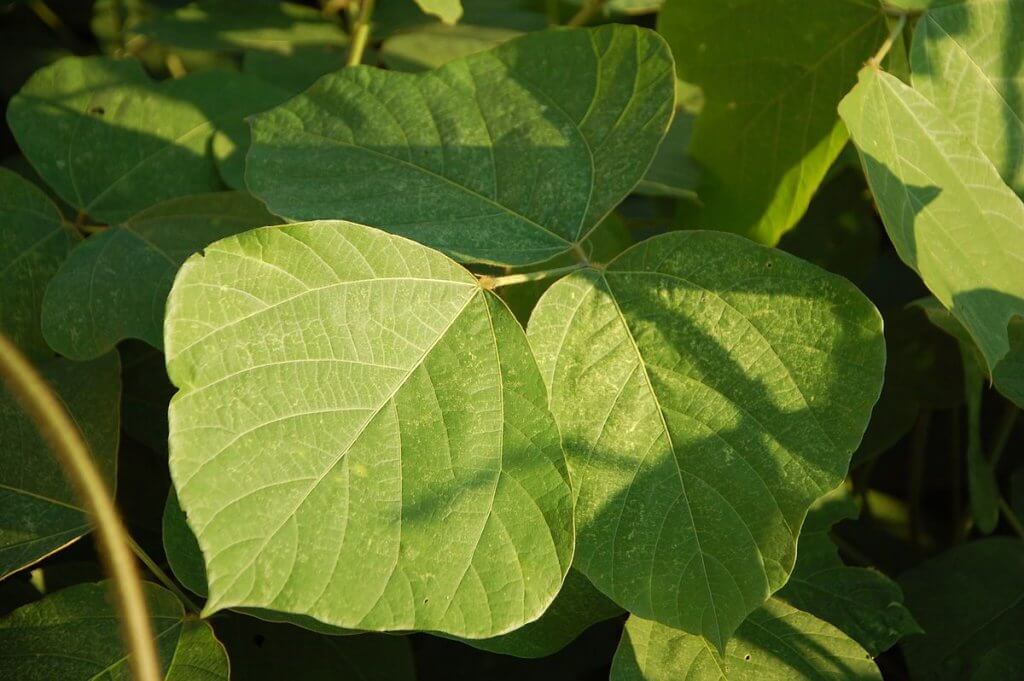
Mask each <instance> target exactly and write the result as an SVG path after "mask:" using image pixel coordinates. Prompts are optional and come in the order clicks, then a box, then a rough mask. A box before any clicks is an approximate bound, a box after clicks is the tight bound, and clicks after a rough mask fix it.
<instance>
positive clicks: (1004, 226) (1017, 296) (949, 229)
mask: <svg viewBox="0 0 1024 681" xmlns="http://www.w3.org/2000/svg"><path fill="white" fill-rule="evenodd" d="M840 113H841V114H842V116H843V120H845V121H846V124H847V126H848V127H849V129H850V134H851V135H852V136H853V139H854V142H856V144H857V148H858V150H859V151H860V154H861V158H862V160H863V163H864V168H865V171H866V173H867V176H868V182H869V183H870V185H871V191H872V193H873V194H874V196H875V200H876V202H877V204H878V208H879V211H880V212H881V215H882V219H883V221H884V222H885V226H886V230H887V231H888V233H889V237H890V238H891V239H892V242H893V244H894V245H895V246H896V250H897V252H898V253H899V255H900V257H901V258H902V259H903V261H904V262H906V263H907V264H908V265H910V267H912V268H913V269H914V270H915V271H917V272H918V274H920V275H921V278H922V279H923V280H924V283H925V284H926V285H927V286H928V288H929V289H930V290H931V292H932V293H933V294H934V295H935V297H936V298H938V299H939V301H940V302H941V303H942V304H943V305H944V306H945V307H946V308H948V309H949V310H950V311H951V312H952V313H953V316H954V317H955V318H956V319H957V321H959V322H960V323H961V324H963V326H964V327H965V328H966V329H967V332H968V333H969V334H970V336H971V338H972V339H973V340H974V342H975V343H976V344H977V346H978V348H979V349H980V350H981V353H982V356H983V357H984V359H985V363H986V365H987V370H988V371H989V372H990V373H991V375H992V376H993V378H994V379H995V380H996V386H997V387H1000V384H1001V382H1002V381H1006V380H1008V381H1009V383H1008V384H1007V385H1009V386H1010V387H1009V389H1008V390H1005V391H1006V392H1007V396H1008V397H1010V398H1011V399H1015V400H1017V401H1018V402H1020V400H1021V399H1024V395H1021V394H1017V393H1016V390H1015V389H1014V386H1017V389H1019V390H1022V391H1024V386H1021V383H1020V379H1019V377H1015V376H1014V375H1013V372H1012V371H1011V372H1009V373H1006V369H1005V368H1003V369H1001V368H1000V367H999V364H1000V362H1001V361H1003V360H1004V358H1006V357H1007V356H1008V355H1009V354H1010V353H1011V350H1012V349H1014V348H1015V347H1017V348H1022V349H1024V326H1022V322H1021V321H1020V319H1021V318H1022V317H1024V277H1021V276H1020V272H1021V271H1022V269H1024V204H1022V203H1021V200H1020V199H1019V198H1018V197H1017V196H1016V195H1015V194H1014V193H1013V191H1011V190H1010V189H1009V188H1008V187H1007V186H1006V185H1005V184H1004V183H1003V181H1002V179H1001V178H1000V176H999V173H998V172H997V170H996V168H995V166H993V165H992V163H991V161H989V159H988V158H986V156H985V155H984V154H983V153H982V152H981V150H979V149H978V147H977V146H975V145H974V143H973V142H972V141H971V140H970V139H969V138H967V137H966V136H965V135H964V133H963V132H961V130H960V129H959V128H958V127H957V126H956V125H954V124H953V123H952V121H950V119H948V118H947V117H946V116H944V115H943V113H942V112H941V111H939V110H938V109H936V108H935V106H934V105H932V104H931V103H930V102H929V101H928V100H927V99H925V98H924V97H923V96H922V95H921V94H919V93H918V92H917V91H915V90H913V89H911V88H909V87H907V86H906V85H904V84H903V83H902V82H900V81H899V80H898V79H897V78H895V77H893V76H890V75H888V74H885V73H882V72H880V71H877V70H875V69H870V68H869V69H865V70H864V71H863V72H862V74H861V82H860V84H859V85H858V86H857V87H856V88H855V89H854V90H853V92H851V93H850V95H849V96H847V97H846V99H844V100H843V103H842V104H841V105H840ZM1015 320H1016V321H1015ZM1012 328H1015V329H1017V331H1011V330H1010V329H1012ZM1014 338H1017V340H1016V341H1015V340H1014ZM1001 376H1002V377H1003V378H1002V381H1001V379H1000V377H1001Z"/></svg>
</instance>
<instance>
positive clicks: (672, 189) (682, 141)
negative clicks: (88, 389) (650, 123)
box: [633, 81, 704, 201]
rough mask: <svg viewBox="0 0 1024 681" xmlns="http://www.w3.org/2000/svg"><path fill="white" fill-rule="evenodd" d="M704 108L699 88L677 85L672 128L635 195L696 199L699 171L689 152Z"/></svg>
mask: <svg viewBox="0 0 1024 681" xmlns="http://www.w3.org/2000/svg"><path fill="white" fill-rule="evenodd" d="M703 105H704V104H703V95H701V94H700V91H699V89H698V88H695V87H694V86H692V85H689V84H687V83H683V82H682V81H677V82H676V113H675V116H674V117H673V118H672V125H671V126H669V129H668V134H666V135H665V139H663V140H662V141H661V146H659V147H658V153H657V154H655V156H654V160H653V161H652V162H651V166H650V167H649V168H648V169H647V173H646V174H645V175H644V179H643V180H641V181H640V184H638V185H637V186H636V189H635V190H633V191H634V193H636V194H642V195H645V196H672V197H675V198H682V199H689V200H691V201H692V200H695V199H696V198H697V187H698V186H699V184H700V167H699V166H698V165H697V164H696V163H695V162H694V160H693V159H692V158H691V157H690V154H689V152H688V149H689V148H690V139H691V138H692V137H693V123H694V120H695V119H696V116H697V114H698V113H699V111H700V109H701V107H703Z"/></svg>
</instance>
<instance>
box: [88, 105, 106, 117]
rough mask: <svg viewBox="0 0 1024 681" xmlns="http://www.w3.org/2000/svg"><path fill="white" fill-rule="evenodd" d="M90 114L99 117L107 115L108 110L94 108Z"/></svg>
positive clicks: (99, 107) (98, 107) (100, 107)
mask: <svg viewBox="0 0 1024 681" xmlns="http://www.w3.org/2000/svg"><path fill="white" fill-rule="evenodd" d="M89 113H91V114H96V115H97V116H102V115H103V114H105V113H107V110H106V109H104V108H103V107H102V106H94V107H93V108H91V109H89Z"/></svg>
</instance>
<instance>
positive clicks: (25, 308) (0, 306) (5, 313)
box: [0, 168, 78, 358]
mask: <svg viewBox="0 0 1024 681" xmlns="http://www.w3.org/2000/svg"><path fill="white" fill-rule="evenodd" d="M77 241H78V236H77V235H76V234H75V231H74V230H73V229H72V228H71V226H70V225H68V224H66V223H65V222H64V217H63V216H62V215H61V214H60V210H59V209H58V208H57V206H55V205H54V203H53V201H51V200H50V199H49V197H47V196H46V194H44V193H43V192H42V191H41V190H39V189H38V188H37V187H36V186H35V185H34V184H32V183H31V182H29V181H28V180H25V179H23V178H22V177H21V176H20V175H18V174H17V173H15V172H13V171H11V170H7V169H6V168H0V243H2V244H3V250H2V251H0V330H3V332H4V334H5V335H6V336H7V337H8V338H10V339H11V341H13V342H14V343H15V344H16V345H17V346H18V347H19V348H21V350H22V352H24V353H26V354H27V355H28V356H30V357H33V358H45V357H47V356H50V355H52V354H53V353H52V352H51V351H50V348H49V347H48V346H47V345H46V341H45V340H43V332H42V329H41V327H40V325H39V311H40V308H41V307H42V304H43V292H44V291H45V290H46V284H47V282H49V280H50V278H51V277H52V276H53V274H54V272H56V271H57V268H58V267H60V264H61V262H63V260H64V258H66V257H67V254H68V253H69V252H70V251H71V249H72V248H74V246H75V243H76V242H77Z"/></svg>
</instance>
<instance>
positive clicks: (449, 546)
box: [165, 222, 573, 638]
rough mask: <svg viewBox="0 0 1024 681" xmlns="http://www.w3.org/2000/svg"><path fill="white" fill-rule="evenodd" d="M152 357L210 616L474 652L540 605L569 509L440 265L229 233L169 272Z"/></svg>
mask: <svg viewBox="0 0 1024 681" xmlns="http://www.w3.org/2000/svg"><path fill="white" fill-rule="evenodd" d="M165 348H166V352H167V366H168V372H169V374H170V377H171V380H172V382H174V383H175V385H177V386H178V387H179V389H180V391H179V392H178V394H177V395H176V396H175V398H174V399H173V401H172V403H171V410H170V429H171V435H170V458H171V471H172V475H173V478H174V481H175V486H176V488H177V492H178V497H179V499H180V501H181V505H182V508H184V510H185V511H186V513H187V516H188V522H189V524H190V526H191V527H192V529H193V531H194V532H195V534H196V537H197V538H198V541H199V545H200V547H201V548H202V552H203V555H204V557H205V560H206V568H207V575H208V578H209V591H210V601H209V602H208V603H207V606H206V610H207V612H215V611H217V610H221V609H224V608H233V607H250V608H262V609H265V610H268V611H276V612H283V613H290V614H292V615H302V616H306V617H308V618H310V619H313V620H315V621H319V622H322V623H324V624H327V625H331V626H335V627H346V628H351V629H369V630H389V629H402V630H407V629H427V630H437V631H440V632H444V633H448V634H452V635H457V636H463V637H469V638H483V637H488V636H495V635H498V634H502V633H505V632H507V631H510V630H512V629H514V628H517V627H519V626H522V625H523V624H526V623H528V622H530V621H532V620H534V619H536V618H537V617H539V616H540V615H541V613H542V612H543V611H544V610H545V609H546V608H547V606H548V605H549V604H550V602H551V601H552V600H553V599H554V597H555V595H556V594H557V593H558V591H559V589H560V588H561V585H562V581H563V579H564V576H565V573H566V571H567V570H568V567H569V563H570V560H571V558H572V546H573V528H572V518H571V513H572V505H571V497H570V492H569V487H568V480H567V472H566V470H565V464H564V459H563V455H562V451H561V448H560V446H559V436H558V431H557V429H556V427H555V423H554V421H553V419H552V418H551V416H550V414H549V413H548V411H547V410H546V408H545V404H544V402H545V389H544V384H543V382H542V380H541V377H540V374H539V372H538V370H537V368H536V364H535V363H534V360H533V357H532V356H531V354H530V350H529V348H528V346H527V344H526V338H525V335H524V334H523V331H522V329H521V327H519V325H518V324H517V323H516V322H515V320H514V318H513V317H512V315H511V313H509V312H508V310H507V308H505V307H504V305H502V304H501V302H500V301H499V300H498V299H497V298H496V297H494V296H493V295H492V294H490V293H488V292H486V291H484V290H483V289H482V288H481V287H480V286H478V285H477V283H476V281H475V279H474V278H473V277H472V275H470V274H469V273H468V272H466V271H465V270H463V269H462V268H461V267H459V266H458V265H456V264H455V263H454V262H452V261H451V260H448V259H447V258H445V257H444V256H442V255H441V254H439V253H436V252H434V251H431V250H430V249H427V248H425V247H423V246H420V245H418V244H415V243H413V242H410V241H406V240H405V239H402V238H399V237H394V236H390V235H387V234H385V233H382V232H378V231H377V230H374V229H370V228H367V227H363V226H360V225H355V224H352V223H344V222H319V223H305V224H293V225H288V226H284V227H270V228H265V229H260V230H255V231H251V232H246V233H244V234H241V235H239V236H235V237H231V238H228V239H226V240H223V241H220V242H217V243H215V244H213V245H212V246H210V247H208V248H206V249H205V251H204V254H203V255H196V256H193V257H192V258H191V259H189V260H188V261H187V262H186V263H185V265H184V266H183V268H182V269H181V271H180V273H179V275H178V278H177V279H176V281H175V286H174V289H173V290H172V292H171V296H170V298H169V300H168V318H167V322H166V326H165Z"/></svg>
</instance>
